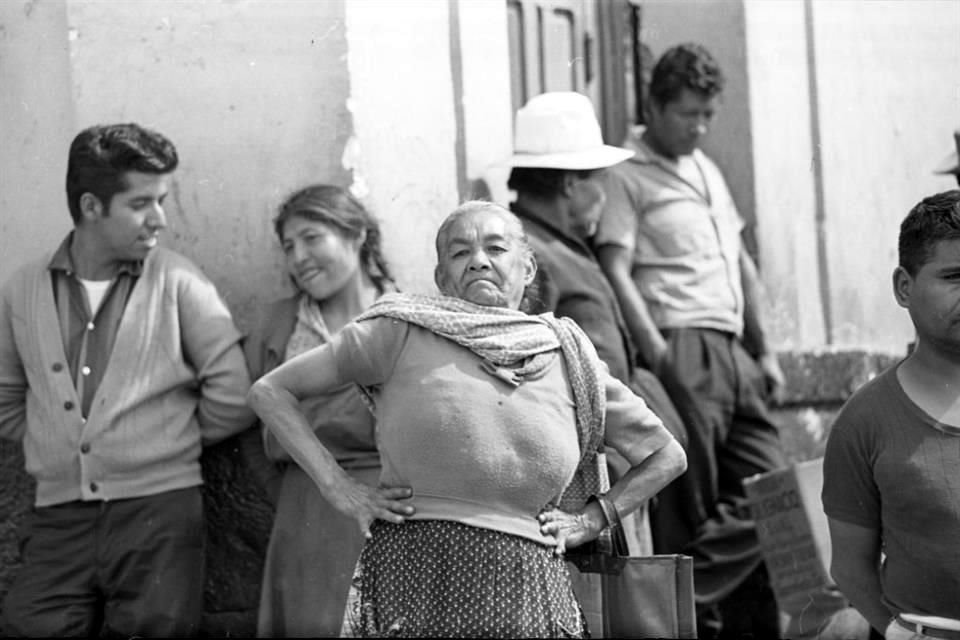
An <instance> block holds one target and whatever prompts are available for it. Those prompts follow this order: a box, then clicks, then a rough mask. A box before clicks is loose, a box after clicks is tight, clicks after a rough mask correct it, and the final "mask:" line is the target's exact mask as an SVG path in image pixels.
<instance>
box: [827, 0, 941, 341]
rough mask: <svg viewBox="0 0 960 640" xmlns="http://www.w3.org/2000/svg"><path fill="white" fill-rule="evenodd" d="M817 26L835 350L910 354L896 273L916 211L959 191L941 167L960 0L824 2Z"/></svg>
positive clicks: (906, 320)
mask: <svg viewBox="0 0 960 640" xmlns="http://www.w3.org/2000/svg"><path fill="white" fill-rule="evenodd" d="M813 18H814V22H813V27H814V36H815V46H816V52H817V59H818V67H817V78H818V85H819V88H818V93H819V98H820V101H819V112H820V121H821V129H822V139H823V165H824V193H825V198H826V202H825V205H826V208H825V209H826V220H827V227H826V238H827V247H828V254H829V265H830V280H831V283H832V286H831V291H830V294H831V298H832V303H833V304H832V306H833V309H834V326H835V335H834V342H835V343H836V344H839V345H851V344H852V345H870V346H872V347H876V348H878V349H889V350H893V351H895V352H900V353H902V352H904V350H905V348H906V344H907V342H909V341H910V340H911V339H912V328H911V326H910V324H909V320H908V318H907V316H906V313H905V312H903V311H902V310H901V309H900V308H899V307H897V306H896V304H895V303H894V301H893V297H892V294H891V285H890V274H891V272H892V270H893V268H894V266H895V265H896V262H897V254H896V242H897V233H898V230H899V224H900V221H901V220H902V219H903V217H904V216H905V215H906V213H907V211H909V209H910V208H911V207H912V206H913V205H914V204H916V203H917V202H918V201H919V200H920V199H921V198H923V197H924V196H926V195H929V194H931V193H935V192H937V191H942V190H945V189H948V188H951V186H953V185H951V177H949V176H947V177H945V176H937V175H933V173H932V171H933V169H934V168H935V167H936V165H937V163H938V162H940V160H941V159H942V157H943V156H944V155H945V154H946V153H947V152H948V151H949V149H950V144H951V142H952V131H953V130H954V129H955V128H958V127H960V37H958V34H960V2H957V1H956V0H945V1H937V0H924V1H923V2H919V1H911V2H901V1H897V0H894V1H888V0H881V1H866V0H840V1H837V0H831V1H829V2H828V1H821V0H817V1H816V2H814V5H813Z"/></svg>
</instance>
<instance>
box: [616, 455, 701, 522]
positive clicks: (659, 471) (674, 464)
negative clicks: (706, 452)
mask: <svg viewBox="0 0 960 640" xmlns="http://www.w3.org/2000/svg"><path fill="white" fill-rule="evenodd" d="M686 468H687V456H686V454H685V453H684V452H683V447H681V446H680V443H678V442H677V441H676V440H671V441H670V442H669V443H668V444H667V445H665V446H664V447H662V448H660V449H658V450H657V451H655V452H654V453H653V454H651V455H650V456H649V457H647V459H646V460H644V461H643V462H641V463H640V464H638V465H634V466H633V467H631V468H630V470H629V471H628V472H627V473H626V475H624V476H623V477H622V478H620V480H618V481H617V483H616V484H614V485H613V486H612V487H611V488H610V491H609V492H608V493H607V497H608V498H609V499H610V500H611V501H612V502H613V504H614V506H615V507H616V509H617V512H618V513H619V514H620V515H621V516H625V515H627V514H629V513H632V512H633V511H635V510H636V509H638V508H639V507H640V506H641V505H642V504H644V503H645V502H646V501H648V500H649V499H650V498H652V497H653V496H655V495H656V494H657V493H659V492H660V490H661V489H663V488H664V487H665V486H667V485H668V484H670V482H672V481H673V480H674V479H675V478H676V477H677V476H679V475H680V474H681V473H683V472H684V471H685V470H686Z"/></svg>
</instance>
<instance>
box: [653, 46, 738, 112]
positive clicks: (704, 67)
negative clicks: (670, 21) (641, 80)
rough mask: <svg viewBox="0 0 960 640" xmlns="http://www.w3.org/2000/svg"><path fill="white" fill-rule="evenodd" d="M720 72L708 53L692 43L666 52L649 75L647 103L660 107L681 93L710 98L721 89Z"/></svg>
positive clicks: (721, 73) (721, 77)
mask: <svg viewBox="0 0 960 640" xmlns="http://www.w3.org/2000/svg"><path fill="white" fill-rule="evenodd" d="M724 82H725V80H724V77H723V72H721V71H720V65H718V64H717V61H716V60H714V59H713V56H712V55H710V52H709V51H707V50H706V49H705V48H704V47H703V46H701V45H699V44H695V43H686V44H679V45H677V46H675V47H672V48H670V49H668V50H667V51H666V52H665V53H664V54H663V55H662V56H660V59H659V60H658V61H657V64H656V66H654V68H653V72H652V73H651V75H650V90H649V95H650V99H651V100H653V101H654V102H656V103H657V105H658V106H661V107H662V106H664V105H666V104H667V103H669V102H672V101H673V100H676V99H677V98H679V97H680V94H681V93H682V92H683V90H684V89H690V90H692V91H695V92H696V93H698V94H700V95H702V96H704V97H707V98H712V97H713V96H715V95H717V94H718V93H720V92H721V91H723V85H724Z"/></svg>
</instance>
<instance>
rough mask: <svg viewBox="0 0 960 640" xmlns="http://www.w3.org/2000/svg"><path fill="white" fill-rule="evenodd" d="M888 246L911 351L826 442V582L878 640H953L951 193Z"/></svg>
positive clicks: (959, 334)
mask: <svg viewBox="0 0 960 640" xmlns="http://www.w3.org/2000/svg"><path fill="white" fill-rule="evenodd" d="M899 244H900V247H899V253H900V265H899V266H898V267H897V269H896V270H895V271H894V276H893V285H894V295H895V296H896V299H897V302H898V304H900V306H902V307H904V308H906V309H907V310H908V311H909V312H910V317H911V319H912V320H913V323H914V326H915V327H916V331H917V342H916V348H915V349H914V350H913V352H912V353H911V354H910V356H909V357H908V358H907V359H906V360H904V361H903V362H901V363H900V364H898V365H896V366H894V367H892V368H891V369H889V370H887V371H885V372H884V373H883V374H881V375H880V376H879V377H878V378H876V379H875V380H873V381H871V382H869V383H868V384H866V385H865V386H864V387H862V388H861V389H859V390H858V391H857V392H856V393H855V394H854V395H853V396H852V397H851V398H850V399H849V400H848V401H847V403H846V404H845V405H844V407H843V409H842V410H841V412H840V414H839V415H838V416H837V419H836V422H835V423H834V425H833V428H832V430H831V432H830V437H829V440H828V441H827V450H826V454H825V456H824V467H823V479H824V483H823V507H824V511H825V512H826V514H827V518H828V522H829V525H830V538H831V544H832V546H833V553H832V556H831V558H832V560H831V563H832V566H831V573H832V574H833V577H834V578H835V579H836V581H837V585H838V586H839V587H840V589H841V590H842V591H843V593H844V594H845V595H846V596H847V597H848V598H849V599H850V601H851V602H852V603H853V605H854V606H855V607H856V608H857V609H858V610H859V611H860V613H862V614H863V616H864V617H865V618H867V620H868V621H869V622H870V624H871V625H872V626H873V628H874V629H876V630H877V631H878V632H881V633H884V634H885V636H886V638H888V639H889V640H894V639H901V638H902V639H906V638H911V637H914V638H917V637H919V638H927V637H941V638H946V637H960V402H958V398H960V312H958V309H960V288H958V286H957V280H958V277H960V191H956V190H954V191H948V192H945V193H941V194H938V195H935V196H931V197H929V198H926V199H924V200H923V201H922V202H921V203H920V204H918V205H917V206H916V207H914V208H913V210H912V211H911V212H910V214H909V215H908V216H907V218H906V219H905V220H904V221H903V223H902V225H901V227H900V243H899ZM917 625H922V626H921V627H918V626H917ZM924 627H925V628H926V631H925V630H924ZM915 633H918V634H919V635H913V634H915ZM951 634H952V635H951Z"/></svg>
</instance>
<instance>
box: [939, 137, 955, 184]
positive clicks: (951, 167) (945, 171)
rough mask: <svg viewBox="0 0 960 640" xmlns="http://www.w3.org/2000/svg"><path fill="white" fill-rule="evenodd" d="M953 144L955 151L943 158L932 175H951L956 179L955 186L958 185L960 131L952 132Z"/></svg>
mask: <svg viewBox="0 0 960 640" xmlns="http://www.w3.org/2000/svg"><path fill="white" fill-rule="evenodd" d="M953 143H954V144H955V145H956V147H957V150H956V151H954V152H952V153H951V154H950V155H948V156H947V157H946V158H944V159H943V162H941V163H940V165H939V166H938V167H937V168H936V169H935V170H934V173H939V174H942V175H953V177H954V178H956V179H957V184H958V185H960V129H957V130H956V131H954V132H953Z"/></svg>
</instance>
